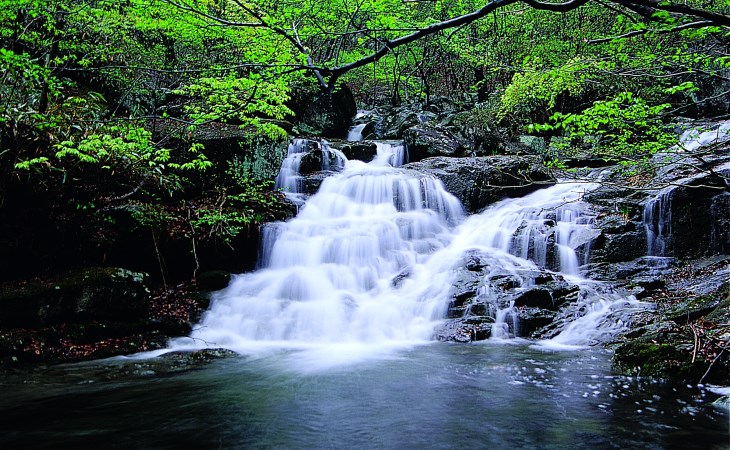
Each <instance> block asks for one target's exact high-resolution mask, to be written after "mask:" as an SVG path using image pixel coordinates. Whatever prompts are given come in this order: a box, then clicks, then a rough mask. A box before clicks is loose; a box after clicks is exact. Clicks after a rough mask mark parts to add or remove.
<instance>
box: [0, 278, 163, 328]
mask: <svg viewBox="0 0 730 450" xmlns="http://www.w3.org/2000/svg"><path fill="white" fill-rule="evenodd" d="M147 278H148V277H147V275H146V274H143V273H138V272H130V271H128V270H124V269H119V268H90V269H83V270H79V271H76V272H72V273H70V274H68V275H66V276H63V277H58V278H55V279H52V280H48V281H41V282H37V283H33V282H31V283H28V284H26V285H24V286H21V287H19V288H18V287H15V288H13V289H12V290H5V291H3V292H2V295H1V296H0V326H2V327H19V328H20V327H29V326H48V325H55V324H60V323H86V322H91V321H101V322H104V321H111V322H118V321H134V320H138V319H141V318H143V317H145V315H146V313H147V310H146V304H147V302H148V301H149V299H150V290H149V286H148V280H147Z"/></svg>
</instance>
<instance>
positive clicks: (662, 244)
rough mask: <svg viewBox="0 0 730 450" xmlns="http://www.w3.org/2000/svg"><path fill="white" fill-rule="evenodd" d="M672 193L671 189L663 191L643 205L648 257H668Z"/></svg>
mask: <svg viewBox="0 0 730 450" xmlns="http://www.w3.org/2000/svg"><path fill="white" fill-rule="evenodd" d="M672 191H673V187H670V188H666V189H663V190H662V191H660V192H659V193H658V194H657V195H656V196H654V197H653V198H651V199H649V200H648V201H647V202H646V203H645V204H644V214H643V221H644V229H645V230H646V247H647V249H646V254H647V255H648V256H657V257H664V256H668V255H667V253H669V250H670V243H671V240H670V238H671V232H672Z"/></svg>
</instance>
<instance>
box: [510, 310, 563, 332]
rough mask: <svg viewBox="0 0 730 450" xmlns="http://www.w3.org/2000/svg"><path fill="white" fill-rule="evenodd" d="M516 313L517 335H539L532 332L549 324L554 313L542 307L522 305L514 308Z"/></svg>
mask: <svg viewBox="0 0 730 450" xmlns="http://www.w3.org/2000/svg"><path fill="white" fill-rule="evenodd" d="M516 315H517V330H515V335H516V336H517V337H539V336H533V334H534V333H535V332H536V331H537V330H539V329H541V328H543V327H545V326H547V325H550V324H551V323H552V322H553V321H554V320H555V316H556V313H555V312H554V311H550V310H548V309H544V308H535V307H522V308H517V309H516Z"/></svg>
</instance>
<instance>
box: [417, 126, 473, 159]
mask: <svg viewBox="0 0 730 450" xmlns="http://www.w3.org/2000/svg"><path fill="white" fill-rule="evenodd" d="M403 140H404V142H405V144H406V146H407V148H408V158H409V161H412V162H416V161H421V160H422V159H424V158H429V157H431V156H463V154H464V152H465V148H464V146H463V145H462V143H461V142H460V141H459V139H457V137H456V136H454V135H453V134H452V133H451V132H450V131H449V130H447V129H445V128H442V127H439V126H438V125H433V124H431V123H423V124H420V125H416V126H414V127H411V128H409V129H407V130H406V131H405V133H403Z"/></svg>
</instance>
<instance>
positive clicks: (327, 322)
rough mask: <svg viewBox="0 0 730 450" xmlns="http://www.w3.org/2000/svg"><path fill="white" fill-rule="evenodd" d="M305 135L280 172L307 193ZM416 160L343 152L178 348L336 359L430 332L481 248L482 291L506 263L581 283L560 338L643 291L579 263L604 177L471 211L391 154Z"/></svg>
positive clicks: (526, 277) (384, 152)
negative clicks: (470, 256) (366, 159)
mask: <svg viewBox="0 0 730 450" xmlns="http://www.w3.org/2000/svg"><path fill="white" fill-rule="evenodd" d="M304 146H305V145H304V142H301V141H297V140H295V141H294V142H293V143H292V146H290V151H289V157H288V158H287V161H285V162H284V167H282V172H281V174H280V176H279V178H278V179H277V185H279V186H282V188H284V189H290V190H291V191H293V192H294V193H297V194H300V193H301V190H298V189H297V186H298V183H300V181H299V178H301V177H300V176H299V173H298V165H297V164H298V162H299V161H300V160H301V155H303V154H304V152H305V151H306V149H304V150H303V148H304ZM328 151H329V150H328ZM404 159H405V150H404V149H403V146H402V145H400V146H399V145H394V144H384V143H379V144H378V155H377V156H376V157H375V159H374V160H373V161H372V162H371V163H369V164H366V163H363V162H360V161H345V162H344V168H343V170H342V171H341V172H339V173H335V174H333V175H332V176H330V177H328V178H326V179H325V180H324V181H323V183H322V185H321V187H320V189H319V191H318V192H317V193H316V194H315V195H313V196H311V197H310V198H309V199H307V200H306V203H305V204H304V206H303V207H302V208H301V210H300V212H299V214H298V215H297V217H295V218H294V219H292V220H290V221H288V222H285V223H277V224H272V225H270V226H268V227H267V228H266V229H265V232H264V240H263V244H262V247H263V250H262V255H261V261H260V269H258V270H256V271H254V272H251V273H246V274H242V275H239V276H237V277H235V278H234V280H233V281H232V282H231V284H230V285H229V287H228V288H227V289H225V290H223V291H220V292H218V293H216V294H215V295H214V297H213V299H212V304H211V308H210V309H209V310H208V311H207V312H206V313H205V315H204V317H203V320H202V322H201V323H200V324H199V325H198V326H196V327H195V331H194V332H193V333H192V335H191V337H190V338H182V339H178V340H176V341H175V342H173V344H172V347H173V348H190V347H191V346H192V347H200V346H203V345H211V346H222V347H226V348H230V349H233V350H236V351H239V352H244V353H245V352H252V351H253V352H255V351H258V350H260V349H262V348H271V347H277V348H278V347H284V348H309V349H312V348H316V349H319V350H318V351H319V353H317V355H318V356H316V357H313V358H315V359H325V360H327V359H330V360H331V359H340V358H344V359H347V358H352V357H354V356H353V355H356V354H357V355H359V356H362V355H361V354H369V353H372V352H376V353H377V351H378V350H377V349H382V348H388V347H392V346H402V345H412V344H414V343H419V342H426V341H429V340H430V339H431V338H432V335H433V331H434V328H435V327H436V326H437V325H438V324H439V323H440V321H441V320H442V319H443V318H444V317H445V315H446V311H447V309H448V307H449V294H450V290H451V288H452V286H453V285H454V283H455V282H456V281H457V279H456V278H455V277H456V276H457V275H456V273H457V269H459V268H460V267H463V263H464V257H465V255H466V254H467V253H469V252H474V251H478V252H482V253H483V254H487V255H489V258H490V261H492V263H491V265H490V267H491V268H492V269H491V271H490V272H489V273H488V275H486V276H485V277H484V280H482V284H481V286H480V288H479V295H480V296H487V297H488V296H489V295H491V294H490V292H491V291H490V290H494V289H495V288H494V285H493V283H492V281H494V280H497V279H499V278H500V277H503V276H504V275H505V274H510V275H512V276H513V278H515V279H517V280H519V281H518V282H517V284H518V286H517V289H518V290H520V289H527V288H529V287H531V286H533V285H534V284H535V279H534V278H535V276H536V274H537V273H539V269H545V268H546V269H551V270H554V271H556V272H560V274H559V275H560V277H565V278H568V279H570V280H571V282H573V283H575V284H579V285H580V286H581V289H582V290H581V294H580V301H579V302H578V303H577V304H575V305H574V306H573V307H570V308H567V309H566V310H565V311H564V312H563V315H564V317H565V323H566V327H565V329H564V332H563V333H562V334H561V336H559V338H560V340H558V339H557V338H556V342H557V343H559V344H570V345H580V344H586V343H591V342H592V340H594V339H596V338H597V336H598V335H600V334H606V333H614V332H616V331H617V330H619V329H620V328H621V327H622V326H623V325H622V323H621V320H620V319H616V318H615V317H614V318H612V319H607V318H608V317H609V316H611V314H613V312H612V311H611V308H613V309H614V310H623V309H625V308H624V307H625V306H627V305H630V304H634V303H635V300H634V299H623V298H621V297H620V296H618V295H617V294H613V293H611V292H606V290H605V289H603V288H602V287H601V286H599V285H598V284H597V283H595V282H591V281H588V280H585V279H583V278H582V277H581V276H580V270H579V267H580V266H581V265H582V264H584V263H586V262H587V258H588V256H589V252H590V242H591V240H592V239H593V238H594V237H595V235H596V230H594V229H593V227H592V222H593V216H592V215H591V213H590V211H589V209H588V206H587V205H586V204H585V203H583V202H582V201H580V199H581V196H582V195H583V193H585V192H586V191H589V190H592V189H594V188H595V187H596V186H597V185H595V184H591V183H582V184H581V183H577V184H575V183H574V184H568V183H566V184H558V185H556V186H553V187H550V188H547V189H543V190H540V191H537V192H535V193H533V194H530V195H528V196H525V197H523V198H518V199H507V200H503V201H501V202H499V203H497V204H495V205H494V206H492V207H491V208H489V209H487V210H486V211H484V212H483V213H481V214H478V215H474V216H471V217H469V218H468V219H466V220H465V216H464V212H463V208H462V206H461V204H460V203H459V201H458V200H457V199H456V198H455V197H454V196H452V195H451V194H449V193H448V192H446V191H445V189H444V187H443V185H442V184H441V182H440V181H439V180H437V179H435V178H433V177H430V176H427V175H424V174H419V173H416V172H413V171H409V170H403V169H399V168H397V167H393V166H398V165H400V164H402V163H403V162H404ZM494 293H495V294H496V291H495V292H494ZM632 302H634V303H632ZM620 305H623V307H622V306H620ZM503 306H504V307H503V308H500V309H499V310H498V311H495V317H496V318H497V323H496V324H495V332H494V333H493V335H494V336H495V337H497V338H499V337H509V336H510V334H509V333H508V332H504V333H500V332H499V330H501V329H502V328H504V329H505V330H506V329H507V328H508V327H506V326H504V321H505V320H507V318H508V317H511V316H510V314H509V313H510V310H511V308H512V305H511V304H510V305H503ZM575 319H578V320H575ZM581 321H582V322H581ZM568 322H571V324H570V325H569V326H568V325H567V324H568ZM581 323H582V325H581ZM191 338H192V339H191Z"/></svg>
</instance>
